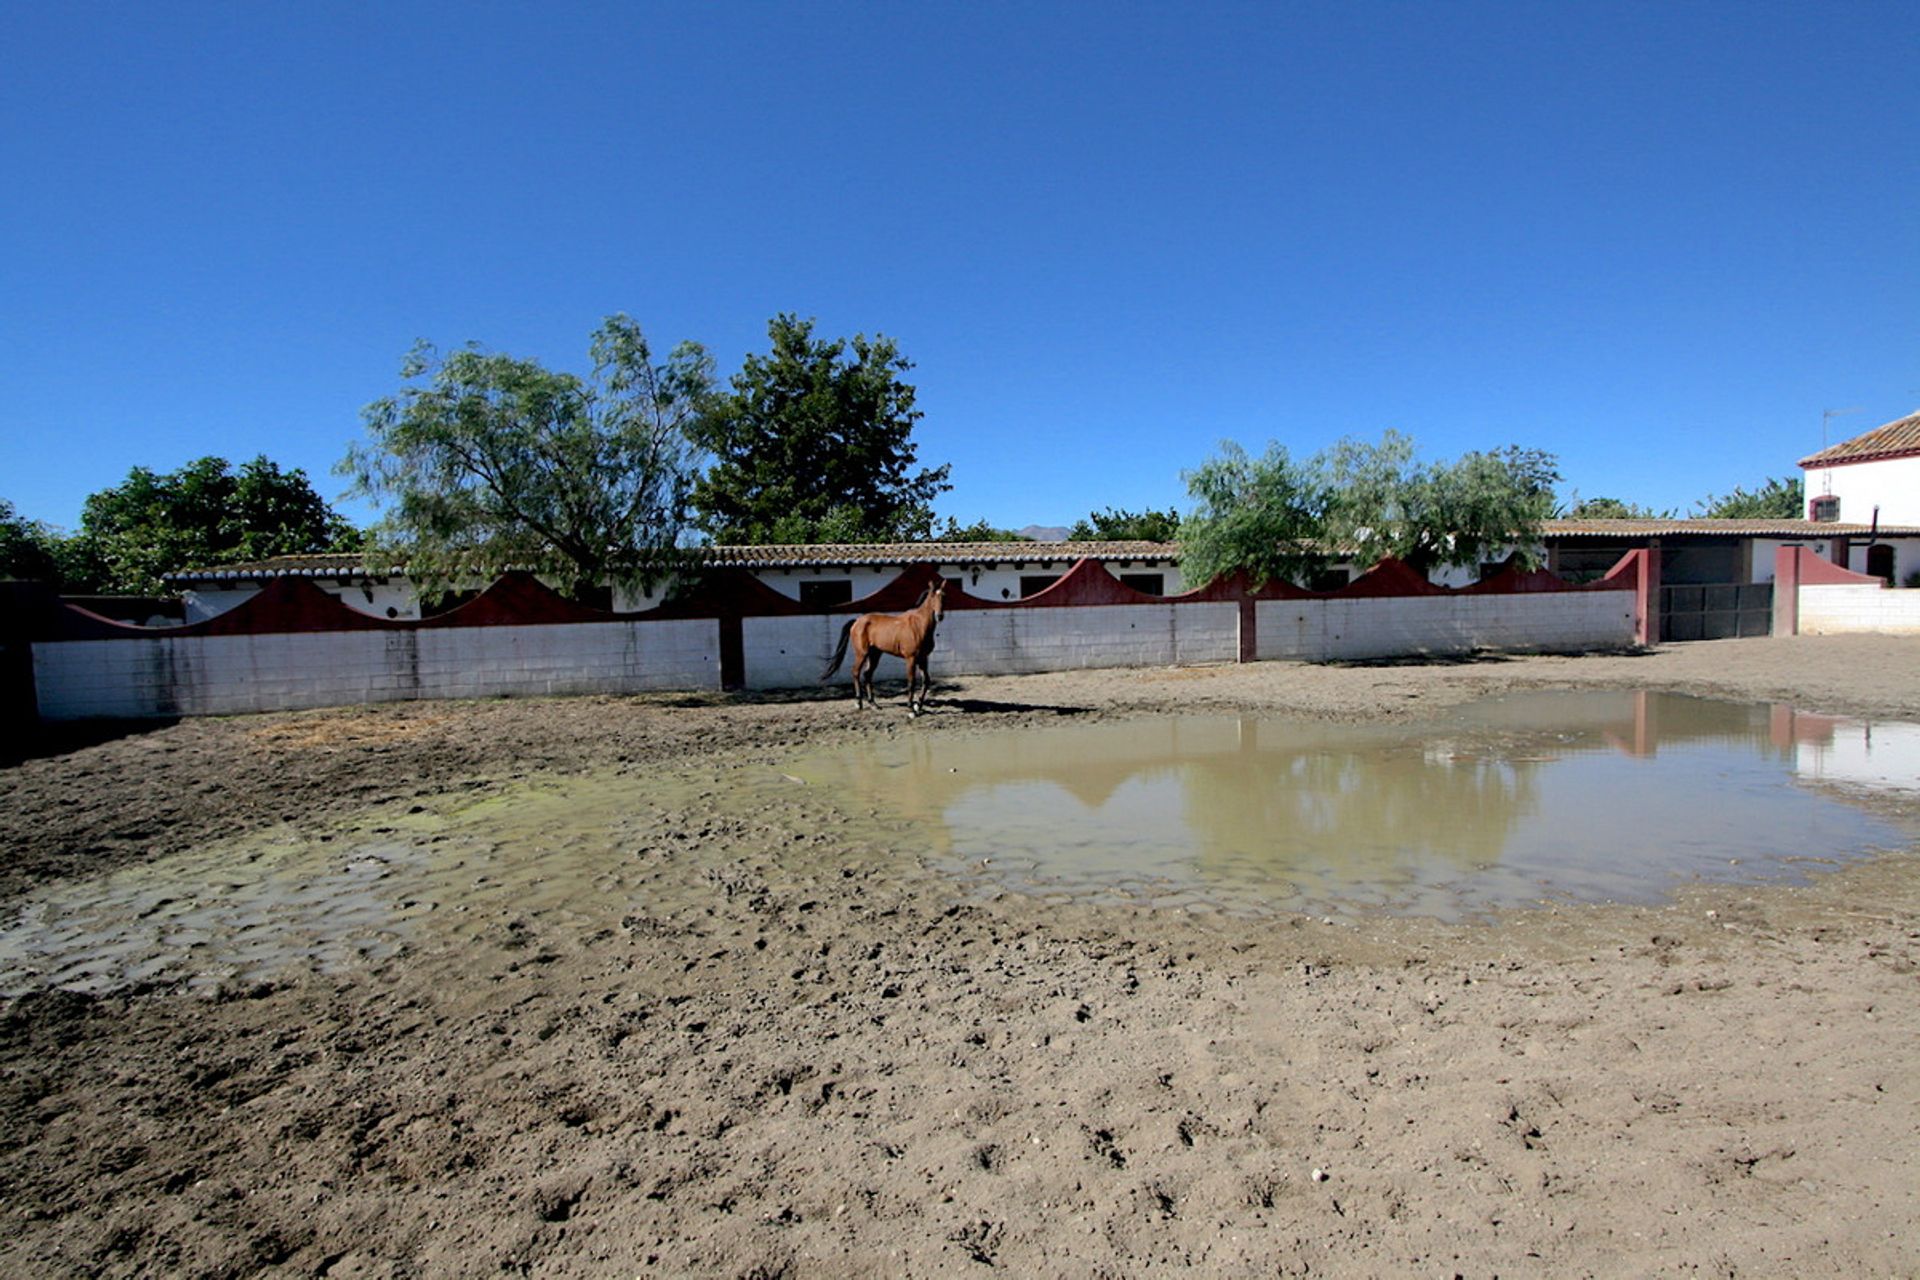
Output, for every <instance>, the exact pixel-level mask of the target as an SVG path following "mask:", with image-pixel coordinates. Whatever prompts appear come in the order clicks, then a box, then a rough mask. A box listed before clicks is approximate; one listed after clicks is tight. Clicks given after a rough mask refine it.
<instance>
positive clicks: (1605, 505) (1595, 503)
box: [1564, 498, 1672, 520]
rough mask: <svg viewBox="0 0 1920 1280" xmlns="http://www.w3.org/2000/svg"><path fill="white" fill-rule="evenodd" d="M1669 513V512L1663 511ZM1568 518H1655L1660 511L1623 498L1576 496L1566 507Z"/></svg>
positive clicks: (1566, 516)
mask: <svg viewBox="0 0 1920 1280" xmlns="http://www.w3.org/2000/svg"><path fill="white" fill-rule="evenodd" d="M1665 514H1667V515H1671V514H1672V513H1671V512H1667V513H1665ZM1564 518H1565V519H1568V520H1657V519H1660V518H1662V513H1661V512H1658V511H1655V510H1654V509H1653V508H1651V507H1643V506H1641V505H1640V504H1638V503H1636V502H1628V501H1626V500H1625V499H1623V498H1578V499H1576V500H1575V501H1574V502H1573V504H1572V505H1571V506H1569V507H1568V508H1567V511H1566V515H1565V517H1564Z"/></svg>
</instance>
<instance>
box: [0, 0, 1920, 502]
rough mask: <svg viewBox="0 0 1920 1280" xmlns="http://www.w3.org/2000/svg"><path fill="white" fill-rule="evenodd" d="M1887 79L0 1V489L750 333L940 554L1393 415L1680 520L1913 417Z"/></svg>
mask: <svg viewBox="0 0 1920 1280" xmlns="http://www.w3.org/2000/svg"><path fill="white" fill-rule="evenodd" d="M1916 54H1920V6H1916V5H1913V4H1911V3H1901V4H1884V5H1880V4H1868V3H1847V4H1832V3H1820V4H1795V5H1778V4H1765V3H1740V4H1702V3H1684V4H1638V3H1622V4H1605V5H1586V4H1572V3H1545V2H1542V3H1527V4H1479V3H1473V4H1375V3H1355V4H1326V5H1320V4H1286V3H1267V4H1247V5H1239V4H1198V5H1192V4H1172V3H1168V4H1156V5H1147V4H1049V5H1036V4H993V3H986V4H966V5H949V4H838V3H813V2H810V3H808V4H805V5H799V4H792V5H772V4H700V5H693V4H687V5H680V4H662V5H651V4H607V5H579V4H555V5H533V4H528V5H497V4H488V3H462V4H458V5H453V4H446V5H435V4H412V3H382V4H327V5H293V4H273V3H264V4H234V5H225V6H196V5H190V4H168V5H151V6H135V5H126V4H115V5H89V4H58V5H25V4H20V5H11V6H6V7H5V8H4V9H3V10H0V180H3V185H0V189H3V190H4V191H5V194H4V195H3V196H0V385H4V387H5V390H6V394H5V395H4V397H0V498H6V499H9V500H11V501H12V502H13V503H14V505H15V506H16V507H17V508H18V509H19V511H20V513H21V514H23V515H26V516H29V517H32V518H37V519H42V520H46V521H49V522H52V523H54V524H58V525H63V526H68V527H71V526H73V525H74V524H76V523H77V521H78V518H79V512H80V507H81V503H82V502H83V501H84V499H85V497H86V495H87V494H88V493H91V492H93V491H95V490H97V489H102V488H106V487H108V486H110V485H113V484H115V483H118V482H119V481H120V480H121V479H123V478H124V477H125V475H126V472H127V470H128V469H129V468H130V467H132V466H134V465H136V464H138V465H145V466H150V467H153V468H155V469H158V470H171V469H173V468H174V467H177V466H179V465H181V464H182V463H184V462H186V461H188V460H190V459H192V458H195V457H199V456H201V455H204V454H219V455H222V456H226V457H229V458H231V459H233V460H235V461H240V460H242V459H245V458H249V457H252V456H253V455H254V454H257V453H265V454H267V455H268V456H269V457H271V458H273V459H274V460H275V461H277V462H279V463H281V464H282V465H283V466H297V467H302V468H304V469H305V470H306V471H307V472H308V474H309V475H310V476H311V477H313V478H314V480H315V481H316V482H317V484H318V486H319V488H320V489H321V491H322V492H323V493H324V494H326V495H327V496H328V497H330V498H334V497H337V495H338V494H339V493H340V491H341V489H342V487H343V483H344V482H343V481H341V480H340V479H339V478H338V477H336V476H334V475H333V474H332V473H331V468H332V466H333V464H334V463H335V462H336V461H337V460H338V459H339V458H340V457H341V456H342V454H344V452H345V451H346V448H347V446H348V445H349V444H350V443H351V442H352V441H354V440H356V439H358V438H359V437H360V434H361V427H360V423H359V410H360V408H361V406H363V405H364V404H366V403H367V402H368V401H370V400H373V399H374V398H376V397H378V396H381V395H384V394H387V393H388V392H390V391H392V390H394V389H395V388H396V387H397V386H398V385H399V373H398V371H399V363H400V359H401V357H402V356H403V354H404V353H405V352H406V350H407V348H408V347H409V345H410V344H411V343H412V342H413V341H414V339H416V338H427V339H430V340H432V341H433V342H435V343H437V344H439V345H442V346H453V345H457V344H459V343H462V342H465V341H468V340H478V341H480V342H483V343H484V344H486V345H487V346H489V347H492V348H494V349H497V350H502V351H507V352H511V353H513V354H515V355H521V356H529V357H534V358H538V359H540V360H542V361H545V362H546V363H548V364H550V365H556V366H561V367H568V368H574V369H578V370H582V371H584V368H585V364H586V359H585V348H586V343H587V336H588V334H589V332H590V331H591V330H592V329H593V328H594V326H595V325H596V324H597V323H598V322H599V321H600V319H601V318H602V317H604V316H606V315H608V314H610V313H613V312H617V311H624V312H627V313H629V314H631V315H632V316H634V317H635V318H636V319H637V320H639V321H640V323H641V324H642V326H643V327H644V328H645V330H646V332H647V333H648V335H649V337H650V338H651V339H652V340H653V341H654V343H655V344H656V346H657V347H658V348H660V349H661V350H665V349H666V348H668V347H670V346H672V345H673V343H675V342H677V341H679V340H680V339H682V338H694V339H697V340H699V341H701V342H703V343H705V344H707V345H708V346H709V347H710V348H711V349H712V350H713V351H714V353H715V355H716V357H717V358H718V360H719V362H720V366H721V368H722V370H723V372H731V371H732V370H733V369H734V368H736V367H737V366H738V363H739V360H740V358H741V356H742V355H744V354H746V353H747V352H749V351H760V350H765V349H766V345H767V343H766V321H767V319H768V317H770V316H772V315H773V314H775V313H776V312H781V311H793V312H797V313H799V314H801V315H803V316H812V317H815V318H816V319H817V320H818V323H819V327H820V329H821V330H822V331H823V332H825V333H829V334H852V333H854V332H866V333H875V332H879V333H885V334H887V335H889V336H891V337H893V338H895V339H896V340H897V341H898V342H899V343H900V345H901V348H902V350H903V351H904V352H905V353H906V354H907V355H908V357H909V358H911V359H912V360H913V361H914V362H915V364H916V366H917V367H916V369H915V370H914V373H913V375H912V376H913V380H914V381H915V383H916V385H917V387H918V388H919V407H920V408H921V409H922V410H923V411H924V412H925V415H926V416H925V418H924V419H923V420H922V421H921V423H920V426H919V429H918V431H917V433H916V439H917V441H918V444H919V447H920V454H921V460H922V462H923V463H928V464H937V463H942V462H947V463H951V464H952V466H953V474H952V480H953V486H954V487H953V490H952V492H951V493H949V494H947V495H946V496H945V499H944V500H943V501H942V503H941V504H940V510H941V513H942V514H943V515H952V516H955V517H957V518H959V519H960V520H961V521H963V522H966V521H971V520H974V519H977V518H981V517H984V518H986V519H988V520H991V521H993V522H994V523H996V524H1001V525H1011V526H1020V525H1025V524H1030V523H1042V524H1065V523H1068V522H1070V521H1072V520H1073V519H1075V518H1076V517H1079V516H1083V515H1085V514H1086V513H1087V512H1089V511H1091V510H1094V509H1098V508H1102V507H1106V506H1120V507H1129V508H1140V507H1145V506H1166V505H1170V504H1172V505H1181V506H1183V507H1184V505H1185V501H1186V497H1185V488H1184V485H1183V483H1182V481H1181V478H1180V477H1181V472H1182V471H1183V470H1186V469H1190V468H1192V467H1193V466H1195V465H1197V464H1198V463H1200V462H1201V461H1203V460H1204V459H1206V458H1207V457H1208V456H1210V455H1211V454H1212V453H1213V452H1214V451H1215V450H1216V448H1217V446H1218V444H1219V442H1220V441H1221V440H1223V439H1227V438H1232V439H1236V440H1239V441H1240V442H1242V443H1243V444H1245V445H1247V446H1248V447H1249V448H1250V449H1254V450H1256V451H1257V450H1258V449H1259V448H1261V447H1262V446H1263V445H1264V444H1265V443H1266V442H1267V441H1269V440H1277V441H1279V442H1281V443H1282V444H1285V445H1286V446H1287V447H1288V448H1289V449H1291V450H1294V451H1295V452H1298V453H1303V454H1304V453H1312V452H1314V451H1316V450H1318V449H1320V448H1322V447H1324V446H1326V445H1327V444H1329V443H1331V442H1332V441H1334V440H1335V439H1337V438H1339V437H1341V436H1343V435H1359V436H1364V437H1368V438H1374V437H1377V436H1378V435H1379V433H1380V432H1381V431H1383V430H1385V429H1388V428H1394V429H1397V430H1400V431H1403V432H1406V433H1407V434H1409V435H1411V436H1413V437H1414V439H1415V440H1416V441H1417V442H1418V443H1419V445H1420V447H1421V450H1422V452H1423V453H1424V454H1427V455H1429V456H1433V457H1454V456H1457V455H1458V454H1459V453H1461V452H1464V451H1466V450H1470V449H1479V448H1490V447H1495V446H1498V445H1502V444H1507V443H1518V444H1523V445H1529V446H1535V447H1540V448H1545V449H1549V450H1552V451H1553V452H1555V453H1557V454H1558V455H1559V457H1560V461H1561V469H1562V471H1563V473H1564V474H1565V477H1566V483H1565V485H1564V486H1563V492H1569V493H1570V492H1572V491H1575V490H1577V491H1578V492H1579V493H1581V494H1583V495H1587V496H1594V495H1600V494H1606V495H1612V496H1619V497H1625V498H1629V499H1633V500H1637V501H1640V502H1643V503H1647V504H1651V505H1653V506H1656V507H1675V508H1680V509H1682V510H1683V511H1684V510H1685V509H1686V508H1687V507H1689V506H1690V505H1691V504H1692V503H1693V502H1694V501H1695V500H1696V499H1698V498H1700V497H1701V496H1703V495H1704V494H1706V493H1709V492H1724V491H1726V490H1728V489H1730V488H1732V487H1733V486H1735V485H1743V484H1744V485H1748V486H1751V485H1754V484H1757V483H1759V482H1760V481H1762V480H1764V479H1765V478H1766V477H1768V476H1773V475H1781V474H1788V473H1790V472H1792V470H1793V464H1794V462H1795V461H1796V460H1797V459H1798V458H1799V457H1801V456H1803V455H1804V454H1806V453H1809V452H1811V451H1813V450H1814V449H1817V448H1818V447H1819V446H1820V443H1821V413H1822V410H1824V409H1841V408H1857V410H1858V412H1855V413H1852V414H1849V415H1847V416H1845V417H1841V418H1837V419H1835V420H1834V423H1833V438H1834V439H1841V438H1844V437H1846V436H1848V435H1853V434H1858V433H1859V432H1861V431H1864V430H1866V429H1868V428H1870V427H1872V426H1875V425H1878V424H1879V423H1882V422H1885V421H1888V420H1891V419H1893V418H1896V417H1899V416H1901V415H1903V414H1905V413H1907V412H1909V411H1911V410H1912V409H1913V408H1914V406H1915V405H1916V404H1920V199H1916V189H1917V188H1920V183H1917V182H1916V179H1917V178H1920V111H1917V110H1916V108H1915V107H1914V105H1913V99H1912V93H1911V79H1912V76H1911V71H1912V64H1913V61H1914V58H1915V56H1916ZM340 505H341V507H342V509H343V510H345V511H347V512H348V513H349V514H350V515H352V516H354V517H355V518H357V519H365V518H367V517H368V516H369V515H370V514H371V512H370V510H369V509H368V508H366V507H365V506H364V505H361V504H356V503H342V504H340Z"/></svg>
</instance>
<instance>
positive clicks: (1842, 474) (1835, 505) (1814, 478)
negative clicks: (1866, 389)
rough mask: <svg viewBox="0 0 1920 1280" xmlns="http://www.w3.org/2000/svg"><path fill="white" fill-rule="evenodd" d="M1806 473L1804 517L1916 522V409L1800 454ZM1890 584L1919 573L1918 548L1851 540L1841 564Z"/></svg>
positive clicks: (1919, 464) (1919, 429)
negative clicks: (1849, 550) (1851, 551)
mask: <svg viewBox="0 0 1920 1280" xmlns="http://www.w3.org/2000/svg"><path fill="white" fill-rule="evenodd" d="M1800 466H1801V469H1802V470H1804V471H1805V472H1806V494H1807V516H1808V518H1809V519H1811V520H1817V521H1823V522H1824V521H1845V522H1848V523H1851V524H1865V525H1867V526H1868V527H1869V528H1871V529H1876V530H1880V529H1886V528H1887V527H1889V526H1894V527H1898V526H1902V525H1906V526H1912V525H1920V413H1913V414H1909V415H1908V416H1906V417H1904V418H1901V419H1899V420H1898V421H1895V422H1889V423H1887V424H1886V425H1885V426H1880V427H1875V428H1874V429H1873V430H1871V431H1869V432H1867V433H1866V434H1865V435H1858V436H1855V437H1854V438H1853V439H1851V440H1842V441H1841V442H1840V443H1839V444H1836V445H1832V446H1830V447H1828V448H1825V449H1822V450H1821V451H1820V452H1818V453H1816V454H1812V455H1809V456H1808V457H1805V458H1802V459H1800ZM1847 567H1848V568H1851V569H1854V570H1855V571H1857V572H1860V573H1868V574H1873V575H1875V576H1878V577H1882V578H1887V579H1889V580H1890V581H1892V582H1894V583H1895V584H1900V583H1904V582H1906V580H1907V579H1908V577H1909V576H1911V575H1913V574H1915V573H1920V549H1917V548H1914V547H1913V546H1912V544H1911V543H1909V542H1900V541H1879V540H1877V539H1875V538H1873V537H1871V536H1869V538H1868V539H1867V540H1866V541H1865V542H1864V543H1862V544H1859V545H1856V546H1855V548H1854V554H1853V556H1852V557H1851V559H1850V562H1849V564H1848V566H1847Z"/></svg>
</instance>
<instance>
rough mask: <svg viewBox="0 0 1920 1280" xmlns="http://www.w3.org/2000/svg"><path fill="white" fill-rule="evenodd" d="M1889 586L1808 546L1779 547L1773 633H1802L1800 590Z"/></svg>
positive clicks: (1774, 582) (1775, 577) (1775, 581)
mask: <svg viewBox="0 0 1920 1280" xmlns="http://www.w3.org/2000/svg"><path fill="white" fill-rule="evenodd" d="M1886 585H1887V584H1886V583H1885V582H1884V581H1883V580H1882V579H1880V578H1876V577H1873V576H1872V575H1870V574H1865V573H1855V572H1853V571H1852V570H1851V569H1843V568H1841V567H1840V566H1839V565H1837V564H1835V563H1833V561H1831V560H1829V559H1827V558H1826V557H1825V556H1821V555H1816V554H1814V552H1813V551H1812V550H1811V549H1810V548H1807V547H1779V548H1776V549H1775V551H1774V553H1773V634H1775V635H1776V636H1797V635H1799V634H1800V588H1802V587H1878V588H1882V589H1884V588H1885V587H1886Z"/></svg>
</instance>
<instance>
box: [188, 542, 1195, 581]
mask: <svg viewBox="0 0 1920 1280" xmlns="http://www.w3.org/2000/svg"><path fill="white" fill-rule="evenodd" d="M698 551H699V559H700V563H701V564H702V565H705V566H708V567H713V568H718V567H732V568H742V569H781V568H797V567H801V566H810V565H869V564H872V565H889V564H951V565H962V564H969V565H970V564H979V565H989V564H1037V563H1053V564H1072V563H1073V562H1074V561H1076V560H1080V559H1083V558H1085V557H1087V556H1093V557H1095V558H1097V559H1103V560H1171V559H1174V558H1175V557H1177V556H1178V555H1179V554H1180V548H1179V546H1178V544H1176V543H1171V542H849V543H830V544H793V545H784V546H783V545H774V546H730V547H701V548H698ZM405 572H406V567H405V566H404V565H396V566H393V567H391V568H377V567H374V566H371V565H369V564H367V563H366V560H365V557H364V556H362V555H361V554H360V553H358V552H345V553H328V554H324V555H306V556H275V557H273V558H271V559H267V560H251V561H247V562H244V563H240V564H221V565H209V566H206V567H204V568H193V569H184V570H181V571H180V572H178V573H172V574H168V575H166V577H167V578H168V580H169V581H174V582H209V581H231V580H234V579H240V578H274V577H309V578H317V577H332V576H334V575H336V574H353V575H366V576H371V577H386V576H392V575H397V574H403V573H405Z"/></svg>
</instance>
